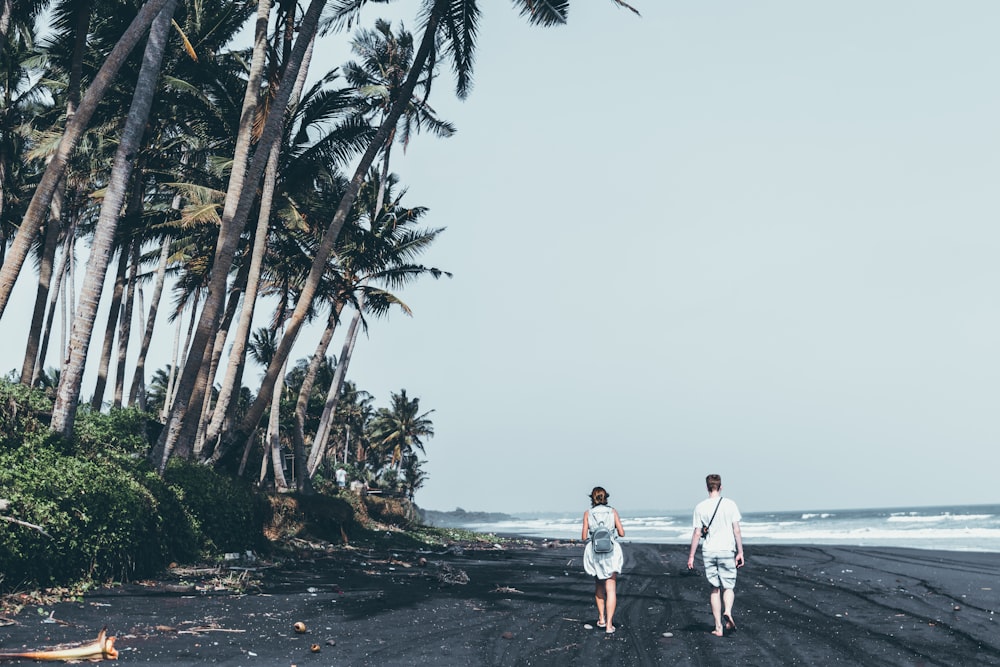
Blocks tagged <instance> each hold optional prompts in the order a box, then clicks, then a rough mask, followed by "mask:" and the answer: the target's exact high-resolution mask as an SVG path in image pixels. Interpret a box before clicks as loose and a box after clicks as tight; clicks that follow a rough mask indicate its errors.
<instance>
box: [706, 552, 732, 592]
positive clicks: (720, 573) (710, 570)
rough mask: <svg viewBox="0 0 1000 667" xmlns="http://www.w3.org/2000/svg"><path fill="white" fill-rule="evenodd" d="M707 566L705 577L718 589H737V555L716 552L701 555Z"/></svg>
mask: <svg viewBox="0 0 1000 667" xmlns="http://www.w3.org/2000/svg"><path fill="white" fill-rule="evenodd" d="M701 557H702V560H703V562H704V564H705V577H706V578H707V579H708V583H710V584H712V585H713V586H715V587H716V588H727V589H733V588H736V554H734V553H733V552H732V551H715V552H709V553H702V554H701Z"/></svg>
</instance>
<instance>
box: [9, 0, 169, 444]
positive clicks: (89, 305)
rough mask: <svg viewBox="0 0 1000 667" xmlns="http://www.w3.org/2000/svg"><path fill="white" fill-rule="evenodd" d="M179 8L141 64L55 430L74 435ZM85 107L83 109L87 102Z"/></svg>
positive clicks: (152, 35)
mask: <svg viewBox="0 0 1000 667" xmlns="http://www.w3.org/2000/svg"><path fill="white" fill-rule="evenodd" d="M176 7H177V0H166V3H165V5H164V7H163V9H162V10H161V11H160V12H159V13H158V14H157V16H156V18H155V20H154V21H153V23H152V27H151V28H150V31H149V39H148V41H147V42H146V52H145V54H144V55H143V59H142V67H141V68H140V70H139V76H138V79H137V80H136V85H135V93H134V95H133V97H132V106H131V108H130V109H129V114H128V117H127V119H126V121H125V128H124V130H123V131H122V135H121V139H120V143H119V145H118V150H117V151H116V153H115V162H114V166H113V167H112V170H111V177H110V179H109V182H108V187H107V192H106V194H105V197H104V202H103V203H102V204H101V214H100V217H99V218H98V222H97V227H96V229H95V231H94V240H93V242H92V244H91V250H90V261H89V262H87V273H86V276H85V279H84V280H85V283H84V289H83V291H82V293H81V295H80V305H79V307H78V312H77V315H76V317H75V318H74V320H73V329H72V332H71V334H70V349H69V355H68V357H69V359H68V362H67V364H66V370H65V371H64V372H63V373H62V375H61V376H60V378H59V389H58V391H57V392H56V400H55V404H54V405H53V408H52V430H54V431H55V432H56V433H59V434H61V435H63V436H64V437H69V436H70V435H71V434H72V431H73V422H74V419H75V418H76V408H77V402H78V399H79V397H80V386H81V384H82V381H83V369H84V365H85V363H86V360H87V350H88V348H89V347H90V338H91V334H92V333H93V325H94V318H95V317H96V315H97V306H98V304H99V303H100V299H101V288H102V287H103V283H104V274H105V272H106V270H107V266H108V257H109V255H110V253H111V244H112V242H113V240H114V237H115V232H116V230H117V228H118V216H119V212H120V211H121V205H122V202H123V201H124V199H125V195H126V193H127V190H128V182H129V177H130V176H131V174H132V165H133V162H132V155H133V154H134V153H135V152H136V151H137V150H138V149H139V146H140V144H141V142H142V135H143V132H144V130H145V129H146V122H147V120H148V119H149V110H150V107H151V106H152V103H153V93H154V92H155V90H156V81H157V79H158V78H159V73H160V63H161V62H162V59H163V52H164V50H165V48H166V43H167V36H168V34H169V31H170V23H171V20H172V17H173V14H174V10H175V8H176ZM88 94H89V91H88ZM80 106H81V108H82V107H83V104H81V105H80ZM4 268H6V267H4Z"/></svg>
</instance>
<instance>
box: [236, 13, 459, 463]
mask: <svg viewBox="0 0 1000 667" xmlns="http://www.w3.org/2000/svg"><path fill="white" fill-rule="evenodd" d="M443 11H444V3H443V2H442V1H441V0H439V1H437V2H435V3H434V5H433V8H432V9H431V11H430V13H429V15H428V18H427V24H426V26H425V28H424V35H423V38H422V39H421V42H420V47H419V48H418V49H417V52H416V54H415V55H414V57H413V64H412V65H411V67H410V71H409V73H408V74H407V76H406V81H405V82H404V84H403V86H402V88H401V90H400V92H399V97H398V98H397V99H396V100H395V102H393V105H392V107H391V108H390V110H389V113H388V114H387V115H386V118H385V121H384V122H383V124H382V126H381V127H380V128H379V130H378V132H376V133H375V137H374V138H373V139H372V141H371V143H370V144H369V146H368V149H367V150H366V151H365V153H364V155H363V156H362V157H361V160H360V161H359V162H358V164H357V166H356V167H355V170H354V176H353V177H352V178H351V181H350V183H349V184H348V187H347V189H346V191H345V192H344V194H343V196H342V197H341V199H340V203H339V204H338V206H337V211H336V213H334V216H333V219H332V220H331V221H330V224H329V225H328V226H327V229H326V231H325V232H324V234H323V238H322V240H321V241H320V244H319V246H318V247H317V248H316V254H315V256H314V257H313V263H312V266H311V268H310V270H309V276H308V277H307V278H306V281H305V284H304V285H303V287H302V292H301V293H300V294H299V298H298V301H297V302H296V305H295V311H294V312H293V313H292V316H291V318H290V319H289V321H288V323H287V327H286V330H285V335H284V336H282V338H281V341H280V342H279V343H278V349H277V350H276V351H275V354H274V357H273V358H272V359H271V363H270V364H269V365H268V368H267V371H266V373H265V375H264V380H263V381H262V382H261V391H260V392H258V394H257V398H256V399H255V400H254V402H253V404H252V405H251V406H250V409H249V410H247V414H246V416H245V417H244V419H243V421H242V422H241V423H240V425H239V427H237V428H236V429H234V431H233V433H232V434H231V435H230V437H229V438H227V439H226V440H227V443H224V445H225V447H226V448H227V449H228V447H230V446H231V444H232V443H234V442H239V441H240V440H242V439H243V438H245V437H246V435H247V434H248V433H250V432H251V431H253V430H254V428H256V426H257V423H258V422H259V421H260V418H261V416H262V415H263V414H264V409H265V408H266V407H267V404H268V403H269V402H270V399H271V397H270V395H269V394H268V387H270V386H273V384H274V381H275V378H276V377H277V374H278V372H279V371H280V370H281V366H282V364H283V363H284V361H285V359H287V358H288V355H289V353H290V352H291V349H292V346H293V345H294V344H295V340H296V338H297V337H298V334H299V331H300V329H301V328H302V325H303V324H304V323H305V321H306V316H307V315H308V313H309V310H310V308H311V307H312V300H313V297H314V296H315V295H316V291H317V290H318V288H319V285H320V281H321V280H322V278H323V274H324V272H325V271H326V263H327V261H328V260H329V259H330V255H331V253H332V252H333V247H334V244H335V243H336V241H337V237H338V236H339V235H340V230H341V229H342V228H343V226H344V222H345V221H346V220H347V215H348V214H349V213H350V211H351V208H352V207H353V206H354V200H355V199H356V198H357V196H358V191H359V190H360V189H361V185H362V183H364V180H365V176H366V174H367V173H368V169H369V168H371V165H372V163H373V162H374V161H375V158H376V157H377V156H378V154H379V153H380V152H381V151H382V149H383V148H384V146H385V143H386V140H387V139H388V138H389V136H390V135H391V133H392V130H393V129H395V127H396V124H397V123H398V122H399V118H400V116H402V114H403V111H404V110H405V109H406V107H407V105H408V103H409V101H410V99H411V98H412V96H413V91H414V90H415V89H416V87H417V81H418V80H419V79H420V75H421V73H422V72H423V70H424V67H425V65H426V64H427V60H428V57H429V56H430V53H431V49H432V47H433V46H434V41H435V36H436V33H437V26H438V24H439V23H440V21H441V15H442V13H443ZM314 446H315V445H314Z"/></svg>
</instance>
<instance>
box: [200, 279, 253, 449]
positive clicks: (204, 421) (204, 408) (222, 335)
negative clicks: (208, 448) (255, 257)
mask: <svg viewBox="0 0 1000 667" xmlns="http://www.w3.org/2000/svg"><path fill="white" fill-rule="evenodd" d="M249 274H250V269H249V265H248V263H247V262H246V261H244V262H243V265H242V267H241V268H240V271H239V273H238V274H237V275H236V279H235V280H234V281H233V288H232V289H231V290H230V294H229V303H228V304H226V310H225V312H224V313H223V315H222V323H221V324H220V325H219V330H218V331H217V332H216V333H215V344H214V346H213V347H212V357H211V359H210V360H209V366H208V370H207V371H206V372H205V386H206V387H213V386H214V385H215V374H216V373H217V372H218V370H219V361H220V360H221V359H222V353H223V351H224V350H225V347H226V339H227V338H228V337H229V327H230V326H232V323H233V318H234V317H236V311H237V309H238V308H239V303H240V294H242V293H243V291H244V290H245V289H246V284H247V277H248V276H249ZM211 416H212V391H211V390H208V391H206V392H205V395H204V398H203V399H202V404H201V416H200V417H199V422H198V430H197V431H196V432H195V439H194V444H193V452H194V455H195V457H199V456H201V450H202V446H203V444H204V442H205V429H206V428H207V426H208V421H209V419H210V418H211Z"/></svg>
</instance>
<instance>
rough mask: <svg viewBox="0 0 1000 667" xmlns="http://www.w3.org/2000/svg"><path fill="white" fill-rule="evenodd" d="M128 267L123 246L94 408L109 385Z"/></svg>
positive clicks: (98, 373) (91, 400)
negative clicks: (116, 328) (116, 326)
mask: <svg viewBox="0 0 1000 667" xmlns="http://www.w3.org/2000/svg"><path fill="white" fill-rule="evenodd" d="M127 269H128V249H127V248H125V247H122V248H121V250H119V251H118V270H117V271H115V286H114V289H113V290H112V292H111V307H110V308H108V321H107V323H106V324H105V325H104V344H103V345H102V346H101V362H100V364H99V365H98V368H97V384H96V385H95V386H94V396H93V397H92V398H91V399H90V408H91V409H92V410H100V409H101V406H102V405H103V404H104V390H105V389H106V388H107V386H108V369H109V368H111V352H112V350H114V347H115V325H116V324H118V313H119V311H120V310H121V305H122V295H123V294H125V272H126V270H127ZM81 297H82V295H81Z"/></svg>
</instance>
